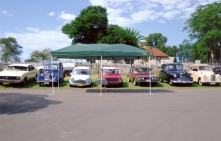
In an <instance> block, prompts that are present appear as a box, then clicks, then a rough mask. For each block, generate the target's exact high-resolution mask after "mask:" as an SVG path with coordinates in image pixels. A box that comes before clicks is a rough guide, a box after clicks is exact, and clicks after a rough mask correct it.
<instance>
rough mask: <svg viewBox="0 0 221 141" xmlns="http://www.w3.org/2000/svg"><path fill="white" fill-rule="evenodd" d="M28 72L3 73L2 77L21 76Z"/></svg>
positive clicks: (0, 73)
mask: <svg viewBox="0 0 221 141" xmlns="http://www.w3.org/2000/svg"><path fill="white" fill-rule="evenodd" d="M26 72H27V71H7V70H5V71H1V72H0V76H21V75H23V74H24V73H26Z"/></svg>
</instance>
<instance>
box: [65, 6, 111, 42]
mask: <svg viewBox="0 0 221 141" xmlns="http://www.w3.org/2000/svg"><path fill="white" fill-rule="evenodd" d="M107 26H108V18H107V12H106V8H104V7H101V6H88V7H87V8H86V9H83V10H82V11H81V13H80V15H79V16H78V17H76V18H75V19H73V20H72V21H71V22H70V23H67V24H66V25H64V26H63V27H62V32H63V33H64V34H67V35H68V37H69V38H70V39H72V44H75V43H97V41H98V40H100V39H101V38H102V37H103V36H105V35H106V32H107V31H106V29H107Z"/></svg>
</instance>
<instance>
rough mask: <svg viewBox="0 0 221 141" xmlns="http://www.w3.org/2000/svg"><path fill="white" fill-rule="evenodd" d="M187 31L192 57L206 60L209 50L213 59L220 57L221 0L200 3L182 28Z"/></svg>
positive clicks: (208, 57) (209, 54)
mask: <svg viewBox="0 0 221 141" xmlns="http://www.w3.org/2000/svg"><path fill="white" fill-rule="evenodd" d="M183 30H184V31H188V33H189V37H190V39H191V40H193V41H195V43H194V44H193V51H194V52H193V53H194V54H193V57H194V59H199V60H201V61H202V62H206V61H207V62H208V60H209V59H210V58H211V51H212V52H213V54H214V59H216V60H219V59H220V50H221V32H220V31H221V1H218V2H214V3H211V4H207V5H200V6H198V7H197V9H196V11H195V12H194V13H192V14H191V17H190V19H188V20H187V22H186V23H185V26H184V28H183Z"/></svg>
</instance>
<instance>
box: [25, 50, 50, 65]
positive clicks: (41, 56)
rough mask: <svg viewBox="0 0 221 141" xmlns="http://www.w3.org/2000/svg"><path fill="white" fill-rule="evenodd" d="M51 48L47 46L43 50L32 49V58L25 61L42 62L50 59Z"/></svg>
mask: <svg viewBox="0 0 221 141" xmlns="http://www.w3.org/2000/svg"><path fill="white" fill-rule="evenodd" d="M50 54H51V49H50V48H45V49H44V50H43V51H38V50H35V51H32V52H31V53H30V59H26V60H25V62H42V61H45V60H50Z"/></svg>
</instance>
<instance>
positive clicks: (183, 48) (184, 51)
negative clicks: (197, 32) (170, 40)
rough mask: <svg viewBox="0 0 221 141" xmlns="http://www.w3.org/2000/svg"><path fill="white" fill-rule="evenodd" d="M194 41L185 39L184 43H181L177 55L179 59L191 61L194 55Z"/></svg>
mask: <svg viewBox="0 0 221 141" xmlns="http://www.w3.org/2000/svg"><path fill="white" fill-rule="evenodd" d="M192 46H193V45H192V43H191V42H190V41H189V40H183V42H182V44H180V45H179V48H178V53H177V56H178V57H179V60H181V61H182V62H183V61H191V60H192V58H193V57H192V56H193V55H194V54H193V52H192Z"/></svg>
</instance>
